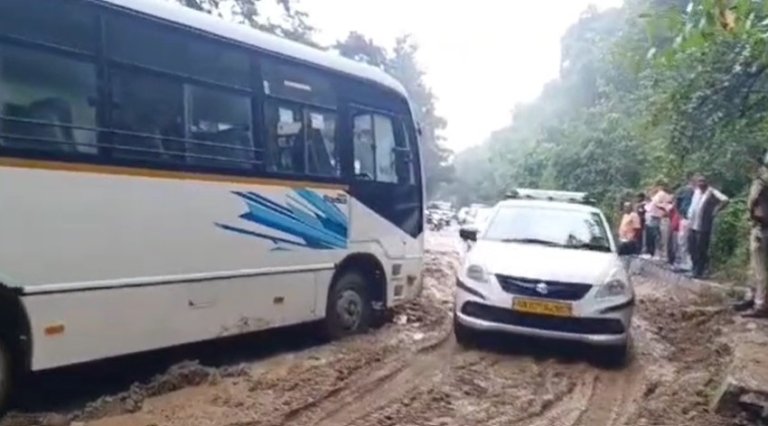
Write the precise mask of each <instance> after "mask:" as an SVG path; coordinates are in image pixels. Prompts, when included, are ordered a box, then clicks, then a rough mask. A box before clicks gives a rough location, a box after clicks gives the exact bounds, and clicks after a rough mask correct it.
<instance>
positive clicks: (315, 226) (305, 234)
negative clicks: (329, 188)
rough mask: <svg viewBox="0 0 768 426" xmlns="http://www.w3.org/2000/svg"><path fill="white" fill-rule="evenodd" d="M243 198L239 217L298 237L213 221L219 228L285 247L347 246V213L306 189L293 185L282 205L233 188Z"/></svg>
mask: <svg viewBox="0 0 768 426" xmlns="http://www.w3.org/2000/svg"><path fill="white" fill-rule="evenodd" d="M233 194H235V195H237V196H238V197H240V198H242V199H243V201H245V205H246V207H247V208H248V211H247V212H245V213H243V214H241V215H240V219H243V220H245V221H248V222H251V223H255V224H259V225H262V226H264V227H267V228H270V229H273V230H275V231H280V232H281V233H283V234H288V235H290V236H293V237H295V238H296V239H299V240H301V241H296V240H292V239H289V238H286V237H281V236H278V235H270V234H265V233H262V232H256V231H253V230H250V229H245V228H241V227H237V226H231V225H225V224H221V223H216V226H218V227H219V228H222V229H225V230H227V231H231V232H236V233H239V234H242V235H248V236H251V237H256V238H261V239H264V240H267V241H271V242H272V243H274V244H276V245H277V246H278V247H276V248H275V249H277V250H285V249H286V248H287V247H286V246H294V247H307V248H312V249H344V248H347V232H348V226H347V216H346V215H345V214H344V212H342V211H341V209H339V207H338V206H336V204H334V203H333V202H332V201H329V200H327V199H326V198H325V197H323V196H321V195H319V194H317V193H315V192H312V191H310V190H307V189H296V190H294V191H293V193H292V194H289V195H287V197H286V198H287V199H288V201H287V202H286V203H285V204H284V205H283V204H280V203H278V202H276V201H274V200H270V199H269V198H267V197H264V196H263V195H260V194H257V193H255V192H241V191H233Z"/></svg>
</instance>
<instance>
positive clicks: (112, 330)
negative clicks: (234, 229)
mask: <svg viewBox="0 0 768 426" xmlns="http://www.w3.org/2000/svg"><path fill="white" fill-rule="evenodd" d="M314 274H315V273H296V274H282V275H275V276H265V277H258V278H248V279H237V280H218V281H208V282H205V283H200V284H204V285H205V286H206V287H207V288H210V289H211V290H212V291H211V292H210V293H208V294H210V295H211V297H210V298H207V299H206V300H205V301H204V303H199V304H198V305H196V306H190V303H189V300H190V297H189V296H190V285H189V284H173V285H160V286H148V287H134V288H131V287H126V288H115V289H104V290H91V291H81V292H71V293H56V294H43V295H30V296H25V297H24V298H23V302H24V305H25V307H26V309H27V312H28V313H29V316H30V320H31V327H32V342H33V356H32V363H31V366H32V369H33V370H43V369H48V368H53V367H59V366H65V365H70V364H75V363H79V362H85V361H91V360H97V359H103V358H109V357H114V356H119V355H123V354H130V353H136V352H142V351H147V350H152V349H158V348H164V347H170V346H174V345H179V344H185V343H191V342H197V341H202V340H207V339H214V338H218V337H224V336H231V335H236V334H241V333H247V332H252V331H257V330H263V329H267V328H271V327H278V326H283V325H290V324H297V323H300V322H305V321H311V320H314V319H319V318H321V317H322V316H323V314H324V313H317V312H314V310H312V311H303V310H295V309H293V308H295V303H293V302H292V301H297V300H303V299H305V298H306V297H307V295H310V296H312V298H313V300H314V292H313V291H312V286H311V283H312V282H314ZM292 305H293V308H290V309H286V308H287V307H291V306H292ZM62 329H63V330H62Z"/></svg>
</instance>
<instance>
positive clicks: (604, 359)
mask: <svg viewBox="0 0 768 426" xmlns="http://www.w3.org/2000/svg"><path fill="white" fill-rule="evenodd" d="M599 360H600V363H601V364H602V365H604V366H605V367H608V368H623V367H626V366H627V365H629V363H630V362H631V361H632V339H631V338H628V339H627V340H626V341H625V342H624V344H621V345H612V346H608V347H605V348H600V355H599Z"/></svg>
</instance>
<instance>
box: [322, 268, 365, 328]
mask: <svg viewBox="0 0 768 426" xmlns="http://www.w3.org/2000/svg"><path fill="white" fill-rule="evenodd" d="M368 287H369V286H368V283H367V282H366V280H365V278H364V276H363V275H362V274H360V273H358V272H357V271H355V270H348V271H344V272H341V273H340V274H339V275H338V277H337V278H336V279H335V281H334V282H333V284H332V285H331V289H330V290H329V291H328V303H327V305H326V308H325V321H323V329H324V330H323V333H324V334H325V336H326V337H327V338H328V339H331V340H335V339H341V338H344V337H347V336H351V335H354V334H359V333H363V332H365V331H367V330H368V328H369V327H370V325H371V320H372V318H373V307H372V305H371V299H370V296H369V294H368Z"/></svg>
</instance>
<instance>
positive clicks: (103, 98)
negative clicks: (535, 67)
mask: <svg viewBox="0 0 768 426" xmlns="http://www.w3.org/2000/svg"><path fill="white" fill-rule="evenodd" d="M173 3H177V2H167V1H158V0H79V1H71V0H66V1H65V0H2V1H0V64H2V66H0V182H2V184H0V206H2V208H0V236H2V244H1V245H0V405H2V403H3V402H5V398H6V397H7V396H8V394H9V390H10V387H11V378H12V377H15V375H12V374H11V372H12V370H14V372H15V371H18V372H27V371H30V370H31V371H40V370H47V369H52V368H56V367H61V366H66V365H72V364H78V363H83V362H88V361H93V360H99V359H105V358H111V357H117V356H121V355H125V354H131V353H137V352H142V351H150V350H155V349H159V348H165V347H171V346H176V345H183V344H188V343H191V342H197V341H203V340H209V339H218V338H223V337H226V336H231V335H236V334H242V333H249V332H253V331H257V330H262V329H267V328H274V327H281V326H286V325H291V324H298V323H306V322H315V321H317V322H319V323H320V324H321V325H322V327H321V328H319V330H322V331H323V333H324V334H325V335H326V336H328V337H341V336H345V335H349V334H353V333H358V332H362V331H364V330H366V328H367V326H368V325H369V324H371V323H372V322H373V318H374V317H375V316H376V314H377V312H380V311H383V310H385V309H386V308H388V307H392V306H395V305H398V304H401V303H403V302H406V301H408V300H409V299H412V298H414V297H415V296H416V295H417V294H418V293H419V291H420V289H421V272H422V264H423V247H424V239H423V235H424V233H423V228H424V220H423V212H424V200H423V193H424V192H423V185H422V176H421V172H420V171H421V166H420V161H421V160H420V154H419V143H418V142H419V139H418V132H417V127H416V123H415V120H414V117H413V115H412V111H414V107H413V105H412V104H411V102H410V101H409V98H408V95H407V92H406V90H405V89H404V88H403V86H402V85H401V84H400V83H399V82H398V81H397V80H395V79H394V78H392V77H391V76H389V75H388V74H387V73H386V72H384V71H382V70H380V69H378V68H375V67H372V66H368V65H365V64H362V63H359V62H356V61H353V60H348V59H344V58H342V57H340V56H338V55H335V54H332V53H329V52H323V51H320V50H317V49H313V48H309V47H307V46H303V45H301V44H298V43H293V42H290V41H288V40H286V39H283V38H280V37H276V36H272V35H269V34H266V33H263V32H260V31H256V30H254V29H252V28H250V27H249V26H247V25H237V24H232V23H228V22H225V21H224V20H222V19H219V18H216V17H214V16H211V15H209V14H206V13H202V12H197V11H193V10H192V9H188V8H185V7H182V6H180V5H178V4H173Z"/></svg>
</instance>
